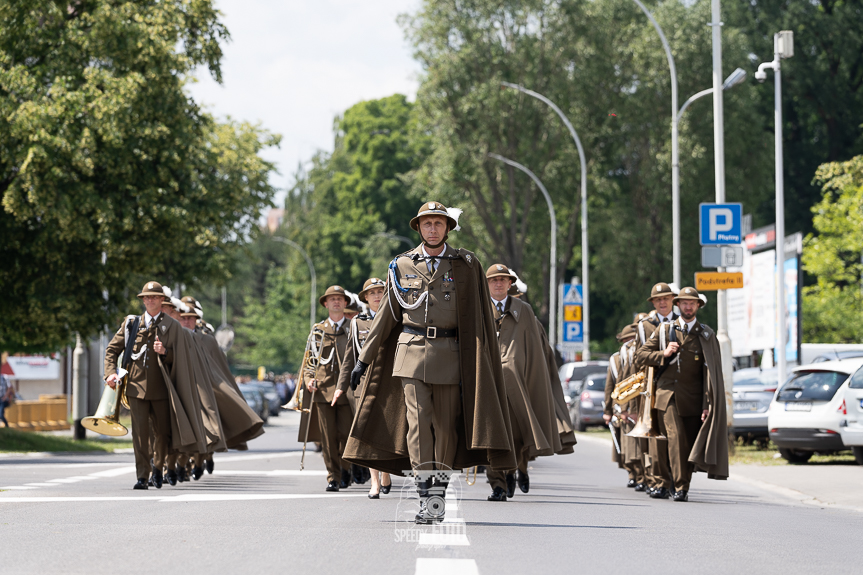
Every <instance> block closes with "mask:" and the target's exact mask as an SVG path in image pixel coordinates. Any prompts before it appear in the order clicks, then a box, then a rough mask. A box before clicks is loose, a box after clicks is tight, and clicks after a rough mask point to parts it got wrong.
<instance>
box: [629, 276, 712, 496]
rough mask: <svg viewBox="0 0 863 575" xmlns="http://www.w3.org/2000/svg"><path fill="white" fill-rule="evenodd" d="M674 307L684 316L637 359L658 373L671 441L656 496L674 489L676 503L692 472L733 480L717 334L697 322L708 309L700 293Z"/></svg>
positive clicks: (662, 417) (663, 421) (663, 422)
mask: <svg viewBox="0 0 863 575" xmlns="http://www.w3.org/2000/svg"><path fill="white" fill-rule="evenodd" d="M674 303H675V304H677V306H678V308H679V309H680V318H678V319H677V320H675V321H673V322H666V323H663V324H661V325H660V326H659V327H658V328H657V330H656V331H655V332H654V333H653V335H651V336H650V339H648V340H647V343H645V344H644V345H643V346H642V347H641V348H640V349H639V350H638V359H639V361H640V363H642V364H643V365H648V366H653V367H654V368H656V369H657V370H658V374H659V375H658V377H657V382H656V409H657V411H658V412H659V417H658V423H659V431H660V433H661V434H662V435H665V436H666V437H667V438H668V441H667V443H666V444H667V446H668V448H667V452H660V454H659V458H658V464H659V467H660V470H661V473H660V477H661V479H662V485H661V487H660V488H659V489H658V490H655V491H654V493H653V494H652V495H651V497H654V498H657V499H667V498H668V493H669V490H670V489H672V487H673V494H672V498H673V499H674V501H687V500H688V499H689V495H688V493H689V483H690V480H691V478H692V472H693V470H695V469H699V470H701V471H705V472H707V473H708V475H709V477H710V478H712V479H726V478H727V477H728V443H727V437H728V436H727V431H726V420H725V386H724V382H723V379H722V367H721V361H720V353H719V344H718V342H717V341H716V334H715V333H714V332H713V330H712V329H710V328H709V327H708V326H707V325H706V324H703V323H699V322H698V321H696V317H695V316H696V313H697V312H698V309H699V308H700V307H702V306H703V305H704V303H703V301H702V300H701V298H700V297H699V294H698V291H696V290H695V288H692V287H686V288H683V289H682V290H681V291H680V293H679V294H678V295H677V297H675V298H674ZM669 476H670V477H672V478H673V484H672V482H671V481H669V479H668V477H669Z"/></svg>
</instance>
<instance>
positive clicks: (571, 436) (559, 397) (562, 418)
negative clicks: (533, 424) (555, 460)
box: [536, 319, 577, 455]
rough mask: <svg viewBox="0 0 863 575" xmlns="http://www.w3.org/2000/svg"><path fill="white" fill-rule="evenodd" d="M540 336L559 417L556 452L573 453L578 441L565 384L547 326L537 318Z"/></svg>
mask: <svg viewBox="0 0 863 575" xmlns="http://www.w3.org/2000/svg"><path fill="white" fill-rule="evenodd" d="M536 325H537V328H538V329H539V336H540V338H541V339H542V349H543V350H544V352H543V353H544V355H545V363H546V365H547V366H548V375H549V383H550V385H551V398H552V400H554V416H555V419H557V434H558V440H557V442H560V448H558V447H557V442H555V444H554V452H555V453H556V454H557V455H567V454H569V453H573V452H574V451H575V450H574V449H573V447H572V446H573V445H575V444H576V443H577V441H576V439H575V430H573V428H572V418H571V417H570V415H569V407H567V405H566V399H564V397H563V386H562V385H561V383H560V373H559V372H558V370H557V362H556V361H555V359H554V350H553V349H552V348H551V343H549V341H548V335H547V334H546V333H545V328H544V327H542V324H541V323H540V321H539V319H537V320H536Z"/></svg>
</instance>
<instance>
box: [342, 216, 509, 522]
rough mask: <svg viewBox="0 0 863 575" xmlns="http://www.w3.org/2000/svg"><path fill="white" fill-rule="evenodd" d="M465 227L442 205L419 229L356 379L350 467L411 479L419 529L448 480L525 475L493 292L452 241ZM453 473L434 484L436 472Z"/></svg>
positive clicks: (432, 517)
mask: <svg viewBox="0 0 863 575" xmlns="http://www.w3.org/2000/svg"><path fill="white" fill-rule="evenodd" d="M457 225H458V222H457V221H456V220H455V219H454V218H453V217H452V216H451V215H450V213H449V211H448V210H447V209H446V207H445V206H443V204H440V203H439V202H427V203H425V204H423V205H422V206H421V207H420V209H419V210H418V213H417V217H415V218H414V219H412V220H411V227H412V228H413V229H414V230H416V231H417V232H418V233H420V235H421V236H422V240H423V243H422V244H421V245H420V246H418V247H417V248H415V249H413V250H410V251H409V252H406V253H404V254H402V255H400V256H397V257H396V258H395V259H394V260H393V261H392V263H391V264H390V272H389V276H388V281H387V293H386V297H385V299H384V303H383V305H382V306H381V309H380V311H379V312H378V314H377V316H375V320H374V322H373V323H372V327H371V331H370V332H369V336H368V338H367V339H366V343H365V345H364V346H363V350H362V352H361V353H360V357H359V360H358V361H357V365H356V367H355V368H354V371H353V372H352V374H351V385H357V384H358V383H359V382H360V378H362V377H363V375H364V374H366V372H367V374H366V377H365V378H364V379H363V388H362V392H361V395H360V402H359V406H358V409H357V415H356V418H355V419H354V424H353V427H352V428H351V434H350V438H349V440H348V447H347V450H346V451H345V458H346V459H348V460H350V461H354V462H357V463H361V464H363V465H367V466H369V467H372V468H375V469H381V470H384V471H389V472H392V473H395V474H398V475H402V474H404V473H405V472H406V471H407V470H409V469H412V470H413V474H414V478H415V481H416V483H417V491H418V492H419V495H420V512H419V513H418V514H417V516H416V522H417V523H430V522H433V521H440V520H442V519H443V514H442V513H441V514H439V515H436V514H432V513H431V512H430V511H429V509H428V508H427V506H426V503H427V501H428V498H429V493H430V490H431V489H432V486H433V485H434V488H435V491H439V490H441V489H445V488H446V485H447V484H448V479H447V477H448V475H447V473H446V470H451V469H464V468H467V467H472V466H474V465H488V466H491V467H492V468H494V469H504V470H505V469H513V468H515V466H516V461H515V454H514V452H513V448H512V428H511V427H510V420H509V409H508V407H507V406H506V390H505V383H504V377H503V370H502V368H501V363H500V350H499V349H498V348H497V337H496V334H495V326H494V316H493V315H492V314H491V308H490V307H489V306H490V305H491V304H490V303H489V299H490V298H489V293H488V285H487V284H486V280H485V274H484V273H483V269H482V266H481V264H480V262H479V261H478V260H477V259H476V256H475V255H474V254H472V253H471V252H469V251H467V250H462V249H454V248H452V247H450V246H448V245H447V243H446V239H447V236H448V234H449V232H450V231H451V230H454V229H457ZM435 468H436V469H439V470H444V472H443V473H439V474H436V475H437V476H438V479H437V480H438V481H439V483H438V484H434V483H433V479H432V478H430V477H431V475H432V474H431V473H426V472H427V471H428V470H430V469H435Z"/></svg>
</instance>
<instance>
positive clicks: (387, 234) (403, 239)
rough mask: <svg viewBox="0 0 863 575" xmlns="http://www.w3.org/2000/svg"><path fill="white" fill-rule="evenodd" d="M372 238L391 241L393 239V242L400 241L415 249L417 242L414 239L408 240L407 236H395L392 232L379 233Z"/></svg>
mask: <svg viewBox="0 0 863 575" xmlns="http://www.w3.org/2000/svg"><path fill="white" fill-rule="evenodd" d="M372 237H373V238H374V237H380V238H389V239H391V240H398V241H400V242H403V243H406V244H407V245H409V246H410V247H415V245H414V244H415V242H414V241H413V240H412V239H410V238H407V237H405V236H400V235H398V234H393V233H390V232H378V233H376V234H372Z"/></svg>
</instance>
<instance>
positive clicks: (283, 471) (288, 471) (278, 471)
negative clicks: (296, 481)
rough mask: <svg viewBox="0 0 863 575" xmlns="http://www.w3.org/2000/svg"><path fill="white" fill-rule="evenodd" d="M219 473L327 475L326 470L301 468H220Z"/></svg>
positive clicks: (271, 475) (269, 475) (272, 475)
mask: <svg viewBox="0 0 863 575" xmlns="http://www.w3.org/2000/svg"><path fill="white" fill-rule="evenodd" d="M214 473H216V474H217V475H263V476H268V477H283V476H287V475H306V476H308V477H312V476H321V475H323V476H326V474H327V472H326V471H323V470H321V471H317V470H309V469H306V470H303V471H300V470H299V469H273V470H272V471H240V470H236V469H219V470H218V471H216V472H214Z"/></svg>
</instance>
